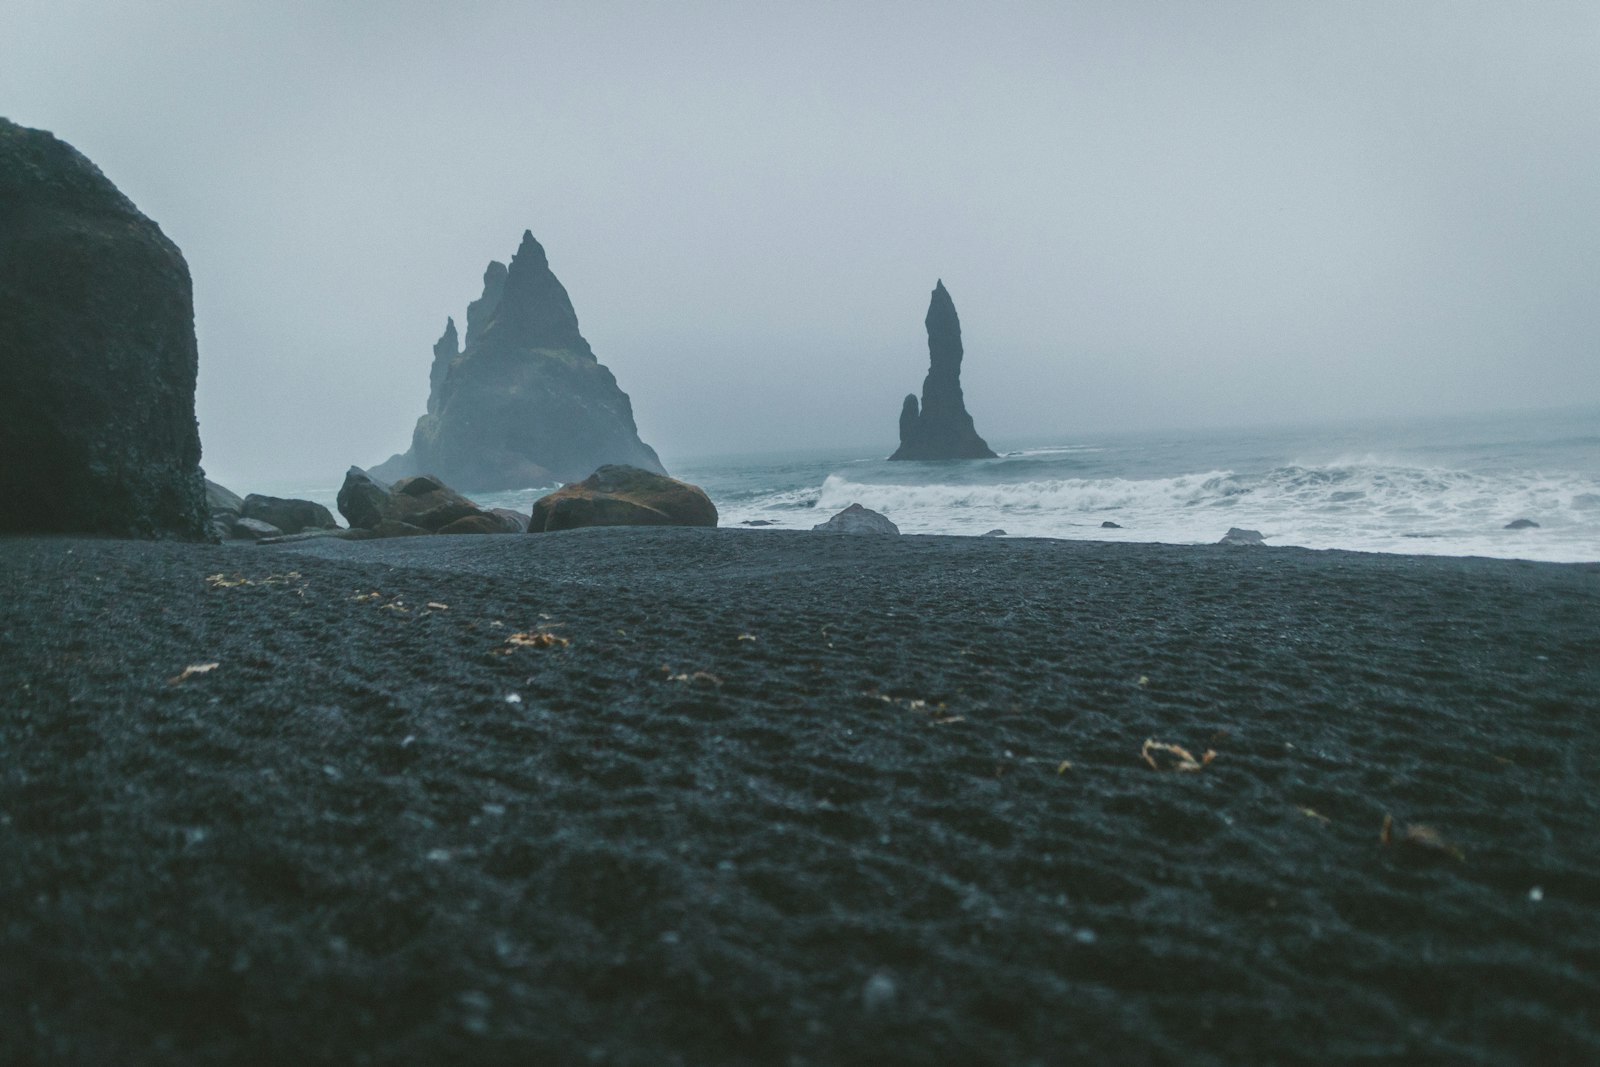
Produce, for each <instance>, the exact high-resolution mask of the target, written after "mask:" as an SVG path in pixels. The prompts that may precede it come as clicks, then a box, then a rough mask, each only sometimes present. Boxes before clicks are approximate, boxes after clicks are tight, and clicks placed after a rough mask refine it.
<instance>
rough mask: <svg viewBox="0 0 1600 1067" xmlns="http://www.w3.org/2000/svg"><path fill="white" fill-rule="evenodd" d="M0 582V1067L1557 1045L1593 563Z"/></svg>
mask: <svg viewBox="0 0 1600 1067" xmlns="http://www.w3.org/2000/svg"><path fill="white" fill-rule="evenodd" d="M209 576H219V577H209ZM0 595H3V596H4V605H5V607H4V615H3V622H0V701H3V703H4V713H3V715H0V856H3V857H4V862H3V864H0V1061H3V1062H4V1063H6V1064H35V1063H37V1064H111V1063H119V1064H143V1063H148V1064H157V1063H160V1064H170V1063H244V1062H252V1063H285V1064H287V1063H295V1064H310V1063H326V1064H346V1063H444V1062H462V1063H467V1062H471V1063H507V1064H510V1063H518V1064H535V1063H551V1064H555V1063H616V1064H640V1065H644V1064H672V1063H682V1064H704V1063H739V1062H748V1063H777V1064H790V1063H792V1064H835V1063H901V1062H905V1063H963V1064H965V1063H995V1064H1027V1063H1041V1064H1044V1063H1051V1064H1053V1063H1070V1062H1118V1063H1147V1062H1160V1063H1172V1062H1180V1061H1181V1062H1184V1063H1246V1062H1280V1063H1282V1062H1306V1063H1313V1062H1316V1063H1326V1062H1360V1063H1377V1062H1396V1063H1400V1062H1405V1063H1426V1062H1437V1063H1507V1064H1511V1063H1541V1064H1556V1063H1567V1064H1578V1063H1594V1062H1600V977H1597V976H1600V785H1597V783H1596V779H1597V777H1600V720H1597V714H1596V713H1597V704H1600V696H1597V694H1600V565H1550V564H1531V563H1521V562H1512V561H1496V560H1481V559H1441V558H1421V557H1402V556H1368V555H1358V554H1351V553H1340V552H1308V551H1301V550H1293V549H1229V548H1221V547H1213V548H1181V547H1162V546H1115V545H1104V544H1094V543H1081V542H1046V541H1006V540H985V539H957V538H932V537H907V538H901V539H874V538H846V537H826V536H822V535H808V534H801V533H775V532H741V531H719V530H650V529H599V530H585V531H577V532H572V533H566V534H549V535H543V536H522V537H517V536H511V537H489V538H433V539H427V538H423V539H414V540H405V541H386V542H368V543H342V542H329V541H319V542H309V543H304V544H299V545H287V546H279V547H246V548H236V547H207V546H192V545H178V544H151V543H133V542H115V541H86V540H62V539H40V540H6V541H0ZM542 633H545V634H550V635H552V636H550V637H548V638H545V637H540V636H538V635H539V634H542ZM514 634H523V635H531V636H526V637H523V638H520V639H518V641H520V642H522V643H516V642H510V641H508V639H509V638H511V637H512V635H514ZM207 664H215V666H214V667H213V668H210V669H208V670H194V668H196V667H203V666H205V665H207ZM186 669H187V674H186ZM1146 739H1155V740H1157V741H1161V742H1167V743H1172V744H1175V745H1180V746H1183V747H1184V748H1186V749H1189V750H1190V751H1191V752H1192V754H1193V755H1194V756H1195V757H1196V760H1197V762H1198V761H1199V759H1200V758H1202V757H1203V754H1204V753H1205V752H1206V751H1207V750H1212V751H1214V752H1215V757H1214V758H1213V759H1211V760H1210V762H1209V763H1207V764H1206V765H1205V766H1204V767H1203V768H1201V769H1199V770H1197V771H1189V772H1184V771H1177V770H1156V769H1153V768H1152V767H1151V766H1149V765H1147V764H1146V763H1145V762H1144V760H1143V759H1142V758H1141V747H1142V746H1143V744H1144V742H1145V741H1146ZM1386 815H1391V816H1392V817H1393V819H1394V825H1393V826H1392V828H1391V830H1390V834H1389V836H1390V843H1389V844H1387V845H1385V844H1383V843H1381V842H1380V828H1381V827H1382V826H1383V824H1384V820H1385V816H1386ZM1417 824H1420V825H1422V826H1424V827H1428V828H1431V830H1432V832H1433V833H1434V834H1436V835H1437V837H1430V836H1429V832H1428V831H1427V830H1419V829H1416V825H1417ZM1408 829H1409V830H1410V832H1411V833H1412V834H1413V838H1412V839H1407V838H1406V836H1405V835H1406V834H1407V832H1408Z"/></svg>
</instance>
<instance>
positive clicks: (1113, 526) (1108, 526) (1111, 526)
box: [1100, 519, 1122, 530]
mask: <svg viewBox="0 0 1600 1067" xmlns="http://www.w3.org/2000/svg"><path fill="white" fill-rule="evenodd" d="M1100 529H1102V530H1120V529H1122V523H1120V522H1112V521H1111V520H1110V519H1107V520H1106V521H1105V522H1102V523H1101V524H1100Z"/></svg>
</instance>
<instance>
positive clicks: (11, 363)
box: [0, 119, 212, 541]
mask: <svg viewBox="0 0 1600 1067" xmlns="http://www.w3.org/2000/svg"><path fill="white" fill-rule="evenodd" d="M197 366H198V357H197V354H196V349H195V339H194V301H193V296H192V292H191V287H190V281H189V268H188V266H187V264H185V263H184V260H183V254H182V253H181V252H179V251H178V248H177V246H176V245H174V244H173V243H172V242H171V241H169V240H168V239H167V237H166V236H165V235H164V234H163V233H162V232H161V229H160V227H158V226H157V225H156V224H155V223H154V222H152V221H151V220H150V219H148V218H146V217H145V216H144V215H142V214H141V213H140V212H139V209H138V208H136V207H134V206H133V204H132V203H131V202H130V201H129V200H128V198H127V197H125V196H123V195H122V193H121V192H119V191H118V190H117V187H116V186H114V185H112V184H111V182H110V180H109V179H107V178H106V176H105V175H104V174H102V173H101V172H100V170H99V169H98V168H97V167H96V166H95V165H94V164H93V163H91V162H89V160H87V159H85V158H84V157H83V155H81V154H80V153H79V152H78V151H77V150H76V149H74V148H73V147H72V146H71V145H68V144H66V143H65V142H63V141H59V140H57V139H56V138H55V137H53V136H52V135H50V134H48V133H45V132H43V131H41V130H30V129H27V128H25V127H22V126H18V125H16V124H14V123H11V122H8V121H6V120H5V119H0V368H3V369H4V374H5V384H4V386H3V387H0V501H3V502H4V503H3V504H0V532H5V533H19V532H29V533H91V534H109V535H112V536H116V537H145V538H149V537H160V538H179V539H183V540H191V541H203V540H210V539H211V537H212V533H211V522H210V518H209V514H208V510H207V507H206V494H205V486H204V482H203V479H202V475H201V472H200V432H199V427H198V426H197V425H196V423H195V417H194V383H195V372H196V369H197Z"/></svg>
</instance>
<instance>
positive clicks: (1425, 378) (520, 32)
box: [0, 0, 1600, 492]
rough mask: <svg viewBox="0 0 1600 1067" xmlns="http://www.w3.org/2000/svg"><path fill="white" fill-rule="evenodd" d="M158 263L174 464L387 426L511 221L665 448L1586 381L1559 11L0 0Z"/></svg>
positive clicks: (1533, 0) (1364, 410)
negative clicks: (941, 408)
mask: <svg viewBox="0 0 1600 1067" xmlns="http://www.w3.org/2000/svg"><path fill="white" fill-rule="evenodd" d="M3 21H4V32H0V115H5V116H6V117H9V118H11V119H13V120H14V121H17V122H20V123H22V124H24V125H28V126H35V127H39V128H43V129H48V130H51V131H53V132H54V133H56V134H57V135H58V136H60V137H61V138H63V139H64V140H66V141H68V142H70V143H71V144H73V145H75V146H76V147H77V148H79V149H80V150H81V151H83V152H84V153H85V154H86V155H88V156H89V158H90V159H92V160H94V161H95V162H96V163H97V164H98V165H99V166H100V167H101V169H102V170H104V171H105V172H106V174H107V175H108V176H109V177H110V178H111V180H112V181H114V182H116V183H117V185H118V186H119V187H121V189H122V190H123V191H124V192H125V193H127V194H128V195H129V196H130V197H131V198H132V199H133V201H134V202H135V203H136V204H137V205H138V206H139V207H140V208H141V209H142V210H143V211H144V212H145V213H146V214H148V215H150V216H151V217H152V218H154V219H155V220H156V221H157V222H159V223H160V224H161V227H162V228H163V229H164V230H165V231H166V233H167V234H168V235H169V236H170V237H172V238H173V239H174V240H175V241H176V242H177V243H178V245H179V247H181V248H182V249H183V251H184V254H185V256H186V257H187V259H188V261H189V267H190V270H191V272H192V273H193V275H194V283H195V312H196V327H197V331H198V335H199V342H200V382H199V391H198V399H197V406H198V414H199V419H200V432H201V438H202V442H203V445H204V449H205V457H204V461H203V462H204V464H205V466H206V467H207V469H208V471H209V472H210V473H211V474H212V476H213V477H215V478H218V479H219V480H222V481H224V482H226V483H228V484H230V485H232V486H233V488H235V489H237V490H239V491H241V492H243V491H249V490H250V489H251V488H252V486H253V485H254V484H260V483H262V482H264V481H266V480H273V479H281V478H288V477H299V476H303V475H310V476H315V477H319V478H322V479H325V480H327V481H329V482H330V483H336V482H337V481H338V479H339V477H340V476H341V475H342V473H343V470H344V468H345V467H346V466H348V465H349V464H351V463H358V464H361V465H368V464H371V463H375V462H377V461H379V460H381V459H384V458H386V457H387V456H388V455H389V454H390V453H392V452H395V451H398V450H400V449H402V448H404V447H406V446H407V444H408V443H409V440H410V433H411V427H412V424H413V423H414V422H415V420H416V418H417V416H418V415H420V414H421V413H422V411H423V409H424V406H425V400H426V397H427V392H428V381H427V377H428V364H429V361H430V359H431V352H430V348H431V345H432V344H433V342H434V340H435V339H436V338H437V337H438V336H439V333H440V332H441V330H442V328H443V326H444V321H445V317H446V316H447V315H454V316H455V317H456V319H457V322H458V323H461V321H462V317H463V313H464V312H465V309H466V305H467V302H468V301H469V300H471V299H473V298H474V297H476V296H477V295H478V291H479V285H480V279H481V277H482V273H483V269H484V266H485V265H486V264H487V262H488V261H489V260H490V259H501V260H505V259H507V258H508V257H509V256H510V255H511V253H512V252H513V251H515V249H516V246H517V242H518V239H519V237H520V236H521V234H522V231H523V230H524V229H531V230H532V231H533V232H534V234H535V235H536V236H537V237H538V238H539V239H540V241H541V242H542V243H543V244H544V246H545V248H546V249H547V251H548V252H549V256H550V262H551V266H552V268H553V269H554V270H555V272H556V274H557V276H558V277H560V279H561V280H562V281H563V282H564V283H565V284H566V287H567V289H568V291H569V292H570V293H571V295H572V299H573V303H574V305H575V306H576V308H577V311H578V318H579V322H580V324H581V326H582V329H583V332H584V334H585V336H586V337H588V339H589V341H590V342H591V344H592V345H593V346H594V350H595V352H596V354H597V355H598V356H599V357H600V359H601V361H602V362H604V363H606V364H607V365H608V366H610V367H611V369H612V370H613V371H614V372H615V373H616V375H617V378H618V380H619V382H620V384H621V385H622V387H623V389H624V390H626V391H627V392H628V393H629V395H630V396H631V397H632V398H633V405H634V411H635V414H636V416H637V419H638V422H639V428H640V432H641V434H642V436H643V437H644V439H645V440H646V441H648V442H649V443H651V444H653V445H655V446H656V447H657V448H658V449H659V450H660V451H661V453H662V455H663V458H664V459H665V460H666V462H667V464H668V466H669V467H670V466H671V465H672V463H673V462H674V459H676V458H680V457H684V456H689V455H694V454H699V453H708V452H737V451H743V450H758V449H778V448H790V447H797V446H805V445H808V444H817V445H834V444H844V445H855V444H860V445H864V446H870V447H875V448H878V449H880V450H881V451H882V452H883V453H884V454H887V453H888V452H889V451H891V450H892V449H893V447H894V445H895V443H896V432H897V431H896V427H897V419H898V415H899V411H900V401H901V399H902V397H904V395H905V394H906V393H908V392H914V391H916V390H918V389H919V388H920V385H921V381H922V376H923V374H924V372H925V371H926V367H927V349H926V341H925V336H924V334H923V328H922V316H923V314H924V312H925V310H926V307H927V301H928V294H929V290H931V289H932V287H933V284H934V281H935V279H937V278H943V279H944V281H945V284H946V286H947V287H948V288H949V290H950V293H951V295H952V297H953V298H954V300H955V303H956V307H957V309H958V311H959V312H960V315H961V321H962V327H963V333H964V337H965V342H966V350H967V358H966V363H965V366H964V375H963V381H964V384H965V387H966V393H967V401H968V407H969V409H970V410H971V411H972V412H973V414H974V416H975V418H976V420H977V426H978V429H979V431H980V432H982V433H983V434H985V435H986V436H987V437H988V438H989V440H990V441H991V443H994V444H997V445H998V446H1000V447H1002V448H1003V447H1005V446H1006V444H1007V442H1009V441H1013V440H1017V439H1020V438H1027V437H1039V436H1048V437H1055V438H1057V439H1058V440H1060V441H1062V442H1071V441H1074V440H1081V439H1084V438H1086V437H1089V436H1092V435H1093V434H1094V433H1095V432H1097V431H1099V432H1104V431H1106V430H1108V429H1112V428H1117V429H1137V428H1179V427H1188V426H1202V425H1204V426H1219V425H1220V426H1226V425H1229V424H1256V423H1262V422H1276V421H1288V422H1296V421H1310V420H1326V419H1339V418H1345V417H1362V416H1372V415H1380V416H1386V415H1398V416H1408V415H1414V414H1434V413H1449V412H1455V411H1480V410H1494V409H1503V408H1537V407H1543V406H1555V405H1571V404H1600V199H1597V194H1600V4H1597V3H1594V2H1593V0H1581V2H1575V3H1541V2H1537V0H1514V2H1505V3H1497V4H1478V3H1469V2H1451V3H1427V2H1420V0H1397V2H1394V3H1382V4H1378V3H1373V4H1368V3H1352V2H1340V3H1311V2H1304V3H1300V2H1287V0H1285V2H1274V3H1259V4H1257V3H1199V2H1192V3H1137V2H1130V0H1108V2H1104V3H1098V2H1096V3H1072V2H1065V0H1062V2H1056V3H1040V4H1004V3H983V4H978V3H966V4H938V3H926V2H924V3H908V4H899V3H888V2H870V3H840V4H831V3H805V2H791V3H783V4H778V3H771V4H769V3H756V2H746V3H715V4H713V3H684V2H679V3H604V2H595V0H587V2H579V3H570V4H567V3H535V2H521V3H476V4H474V3H453V4H440V3H435V2H396V0H391V2H385V3H353V2H352V3H334V2H323V3H290V2H272V3H267V2H262V3H255V4H248V3H243V2H238V3H218V2H215V0H200V2H159V0H149V2H126V3H114V2H110V0H101V2H98V3H82V2H74V0H5V7H4V13H3Z"/></svg>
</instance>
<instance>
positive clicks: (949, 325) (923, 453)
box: [889, 279, 995, 459]
mask: <svg viewBox="0 0 1600 1067" xmlns="http://www.w3.org/2000/svg"><path fill="white" fill-rule="evenodd" d="M923 322H924V325H926V326H927V328H928V376H927V377H926V378H924V379H923V381H922V403H921V405H920V407H919V406H918V404H917V398H916V397H915V396H907V397H906V399H905V403H904V404H903V405H902V406H901V408H900V447H899V448H898V449H896V450H895V453H894V455H892V456H890V457H889V458H890V459H993V458H995V454H994V452H993V451H992V450H991V449H990V448H989V446H988V444H987V443H986V442H985V441H984V439H983V438H981V437H979V436H978V431H977V430H976V429H974V428H973V425H972V416H971V415H969V414H967V404H966V400H965V399H963V397H962V395H961V355H962V349H961V320H960V318H958V317H957V316H956V305H955V302H954V301H952V300H951V299H950V294H949V292H947V291H946V290H945V287H944V281H943V279H940V281H939V283H938V284H937V285H935V286H934V288H933V299H932V300H930V301H929V302H928V315H927V318H926V319H924V320H923Z"/></svg>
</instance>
